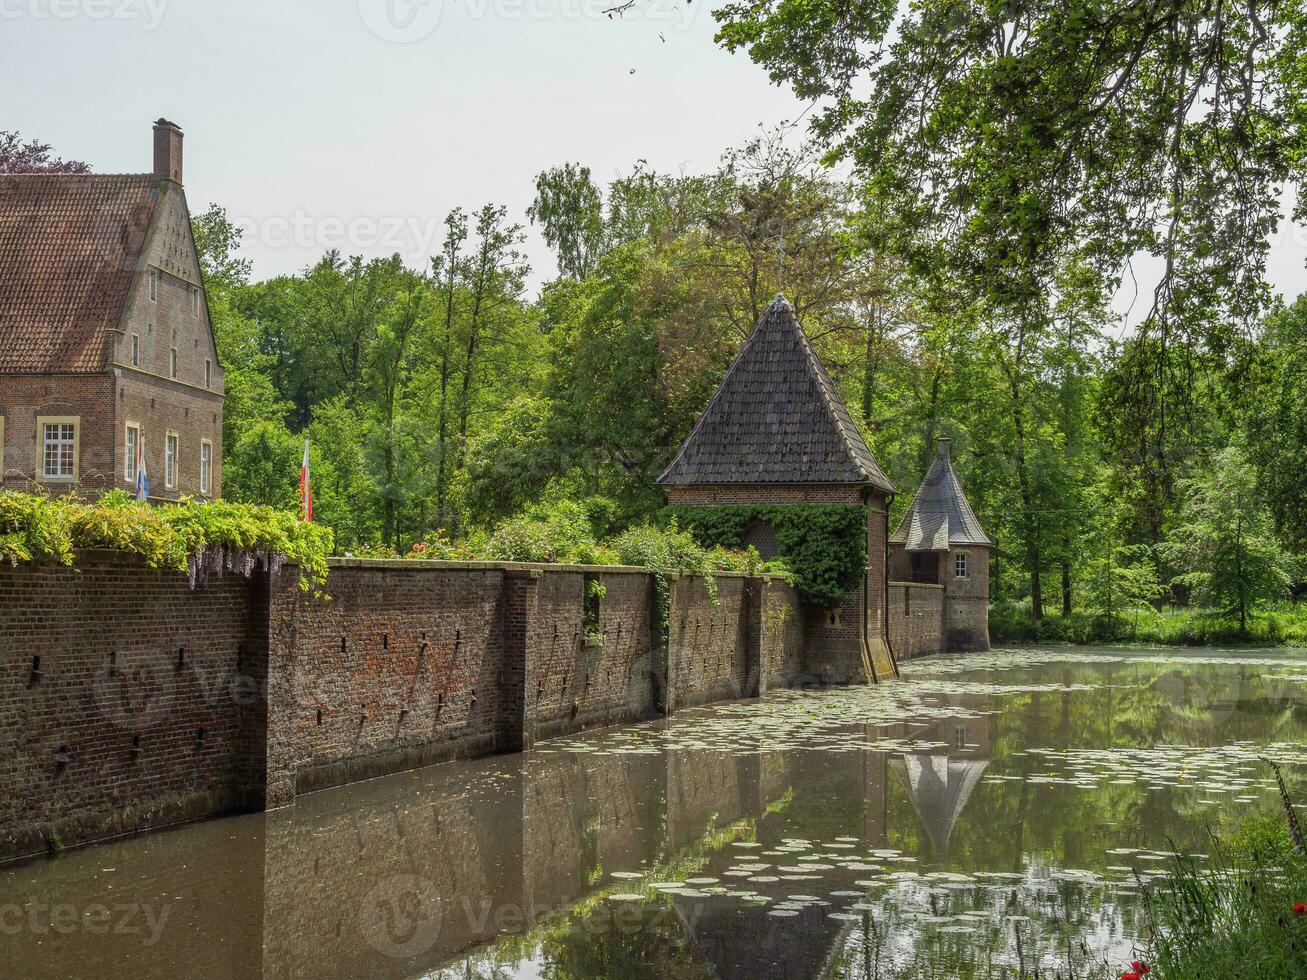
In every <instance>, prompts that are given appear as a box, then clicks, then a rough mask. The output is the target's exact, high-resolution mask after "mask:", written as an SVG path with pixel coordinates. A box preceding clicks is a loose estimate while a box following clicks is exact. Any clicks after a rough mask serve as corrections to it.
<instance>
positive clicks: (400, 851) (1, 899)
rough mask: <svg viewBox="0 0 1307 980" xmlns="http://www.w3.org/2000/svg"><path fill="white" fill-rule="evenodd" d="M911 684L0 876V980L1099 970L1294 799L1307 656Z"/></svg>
mask: <svg viewBox="0 0 1307 980" xmlns="http://www.w3.org/2000/svg"><path fill="white" fill-rule="evenodd" d="M903 673H904V677H903V680H902V681H901V682H899V683H893V684H887V685H884V686H882V687H879V688H874V689H869V688H846V689H836V690H828V691H812V692H785V693H781V694H775V695H771V696H769V697H768V698H766V699H765V700H763V701H761V702H749V703H733V704H726V705H720V706H716V707H712V708H706V709H700V710H696V711H689V712H685V713H683V714H679V715H677V716H676V717H675V718H674V719H672V720H671V721H670V722H669V723H654V724H647V725H639V726H632V727H629V728H621V729H608V730H605V731H603V732H599V733H595V734H593V735H587V736H580V737H573V738H568V739H563V740H559V741H553V742H546V743H542V744H541V745H540V746H538V747H537V749H536V751H534V752H531V753H528V754H526V755H522V756H514V757H499V758H493V759H483V760H477V761H473V762H466V763H451V764H448V765H444V766H438V767H435V768H431V769H426V770H423V771H420V772H415V773H407V774H402V775H398V776H393V777H388V778H385V779H379V780H375V781H372V782H368V783H362V784H356V785H353V786H349V787H343V788H341V789H338V790H332V791H328V792H324V793H319V794H315V795H312V796H308V797H302V798H301V799H300V800H299V802H298V803H297V805H296V806H295V807H293V808H290V809H287V810H283V811H279V812H276V813H271V814H260V815H252V816H241V817H231V818H226V819H220V820H213V821H208V822H204V823H200V824H193V825H189V826H186V827H182V828H177V829H173V830H168V831H163V832H159V833H155V834H149V835H145V836H140V837H135V838H131V839H126V840H122V841H118V842H114V843H110V844H105V845H101V846H98V847H91V848H85V849H81V850H76V851H72V852H69V853H66V854H64V855H62V856H61V857H59V858H57V859H53V860H48V861H39V862H35V863H28V864H23V865H19V866H10V867H8V868H4V869H0V975H2V976H4V977H11V976H12V977H52V978H53V977H58V978H75V977H95V978H99V980H105V978H118V977H122V978H140V977H169V978H172V977H204V978H210V980H211V978H225V977H231V978H259V977H266V978H273V977H313V978H318V977H342V978H344V977H349V978H361V977H382V978H392V977H394V978H399V977H430V978H444V977H449V978H456V977H457V978H482V977H484V978H492V977H493V978H514V977H545V978H555V980H562V978H591V977H621V978H642V977H649V978H661V977H676V978H699V977H702V978H709V977H718V978H722V980H734V978H740V980H743V978H750V980H752V978H759V977H796V978H807V977H814V978H815V977H909V976H910V977H914V978H918V977H939V978H945V977H959V976H967V977H972V976H975V977H986V976H994V977H1000V976H1017V975H1019V974H1020V973H1024V975H1026V976H1033V975H1036V974H1035V969H1036V968H1038V969H1039V973H1038V975H1039V976H1050V975H1054V974H1057V975H1062V976H1066V975H1068V973H1069V974H1070V975H1072V976H1077V977H1079V976H1090V975H1094V970H1095V965H1096V964H1097V966H1098V968H1103V965H1104V964H1105V963H1106V964H1110V965H1113V966H1117V967H1118V969H1119V967H1120V965H1121V964H1123V963H1125V962H1127V961H1128V960H1129V959H1130V958H1131V953H1132V951H1133V950H1134V949H1135V948H1136V945H1137V942H1138V936H1139V932H1140V929H1141V925H1140V922H1141V915H1140V903H1141V890H1143V889H1146V888H1147V887H1148V883H1149V882H1150V881H1152V880H1154V879H1155V878H1156V877H1157V876H1159V875H1163V874H1165V873H1166V871H1167V869H1168V867H1169V863H1170V860H1171V853H1172V852H1173V851H1174V850H1176V849H1182V850H1189V851H1195V852H1198V853H1203V852H1206V851H1207V850H1208V849H1209V847H1210V837H1209V831H1210V830H1213V829H1219V828H1221V827H1224V826H1227V825H1229V824H1230V823H1231V822H1237V821H1238V820H1239V819H1241V817H1243V816H1245V815H1248V814H1253V813H1256V812H1258V811H1259V810H1266V811H1272V810H1275V809H1276V807H1277V801H1276V794H1275V791H1274V788H1273V782H1272V780H1271V773H1270V770H1269V769H1268V767H1266V766H1265V765H1264V764H1262V763H1261V762H1259V761H1258V759H1259V756H1266V757H1270V758H1273V759H1275V760H1276V761H1279V762H1282V763H1284V764H1285V765H1286V772H1287V773H1288V774H1289V775H1290V778H1291V779H1292V780H1293V782H1294V783H1295V785H1296V786H1297V787H1299V788H1300V789H1307V737H1305V736H1307V652H1301V651H1299V652H1293V651H1283V650H1268V651H1253V652H1247V651H1245V652H1238V653H1235V652H1212V651H1207V652H1203V653H1193V654H1190V653H1176V652H1170V651H1159V650H1138V651H1122V650H1065V649H1059V650H1023V651H1018V652H996V653H992V654H984V655H973V656H963V657H947V658H932V659H929V660H925V661H921V662H918V663H915V664H911V665H908V666H905V668H904V671H903ZM1113 975H1115V974H1113Z"/></svg>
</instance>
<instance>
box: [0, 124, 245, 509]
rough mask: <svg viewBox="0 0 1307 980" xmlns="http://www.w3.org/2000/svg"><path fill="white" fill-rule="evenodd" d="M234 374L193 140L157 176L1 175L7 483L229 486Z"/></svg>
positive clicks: (164, 151)
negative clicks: (228, 390) (226, 351)
mask: <svg viewBox="0 0 1307 980" xmlns="http://www.w3.org/2000/svg"><path fill="white" fill-rule="evenodd" d="M222 405H223V371H222V366H221V365H220V364H219V362H218V355H217V351H216V348H215V346H214V340H213V330H212V326H211V324H210V321H209V311H208V304H207V302H206V299H205V295H204V282H203V278H202V276H201V273H200V265H199V258H198V255H197V253H196V248H195V240H194V238H193V236H192V234H191V223H190V211H189V209H188V208H187V204H186V193H185V191H184V190H183V188H182V131H181V130H180V129H179V128H178V127H177V126H176V125H175V124H173V123H171V122H168V121H167V120H165V119H160V120H159V121H158V122H157V123H156V124H155V126H154V170H153V172H152V173H146V174H113V175H85V174H77V175H62V174H61V175H54V174H7V175H0V487H3V488H5V489H11V490H43V491H45V492H51V493H66V492H70V491H73V490H83V491H89V492H92V493H97V492H101V491H104V490H109V489H112V488H114V487H125V488H131V487H133V486H134V484H135V481H136V472H135V457H136V445H137V440H142V441H143V445H144V450H145V460H146V471H147V473H148V475H149V479H150V495H151V497H152V498H158V499H176V498H178V497H180V496H183V495H187V496H194V497H210V498H214V497H218V496H219V495H220V494H221V491H222Z"/></svg>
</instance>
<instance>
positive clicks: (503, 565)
mask: <svg viewBox="0 0 1307 980" xmlns="http://www.w3.org/2000/svg"><path fill="white" fill-rule="evenodd" d="M327 567H328V568H375V569H385V568H404V569H409V570H411V571H436V570H440V569H444V570H448V571H465V572H535V571H541V572H546V573H547V572H570V573H572V574H576V573H578V572H579V573H583V574H592V575H652V574H654V569H652V568H644V567H642V566H640V565H565V564H561V563H557V564H555V563H551V562H526V561H446V560H442V559H434V558H328V559H327ZM666 574H667V575H668V577H680V576H684V575H692V574H694V573H692V572H686V571H683V570H676V571H669V572H667V573H666ZM712 575H713V578H760V579H766V580H768V581H784V580H785V576H784V575H780V574H777V573H776V572H762V573H759V574H757V575H750V574H749V573H748V572H713V573H712ZM328 581H330V579H328Z"/></svg>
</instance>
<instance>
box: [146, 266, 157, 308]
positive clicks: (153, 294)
mask: <svg viewBox="0 0 1307 980" xmlns="http://www.w3.org/2000/svg"><path fill="white" fill-rule="evenodd" d="M148 278H149V280H150V302H151V303H157V302H159V273H157V272H155V271H154V270H153V269H151V270H150V274H149V277H148Z"/></svg>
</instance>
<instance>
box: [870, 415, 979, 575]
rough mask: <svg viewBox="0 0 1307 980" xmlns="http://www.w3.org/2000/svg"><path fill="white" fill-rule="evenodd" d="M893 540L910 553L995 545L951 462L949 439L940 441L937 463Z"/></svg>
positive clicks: (913, 500) (891, 537) (931, 468)
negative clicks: (972, 506) (968, 499)
mask: <svg viewBox="0 0 1307 980" xmlns="http://www.w3.org/2000/svg"><path fill="white" fill-rule="evenodd" d="M890 541H891V542H892V543H893V544H901V545H906V547H907V550H908V551H948V550H949V549H950V548H951V547H952V546H953V545H966V544H970V545H981V546H992V545H993V544H994V542H993V541H991V540H990V539H989V535H987V534H986V533H985V531H984V529H983V528H982V527H981V526H980V521H979V520H977V519H976V512H975V511H974V510H972V509H971V504H970V503H968V502H967V495H966V494H965V493H963V492H962V484H961V483H960V482H959V481H958V475H957V473H955V472H954V471H953V463H952V461H951V460H950V459H949V440H947V439H941V440H940V441H939V451H938V452H937V453H936V455H935V461H934V462H933V463H931V464H930V470H929V472H927V473H926V479H925V480H923V481H922V483H921V487H920V489H918V490H917V495H916V496H915V497H913V498H912V506H910V507H909V508H908V513H907V516H906V517H904V518H903V523H901V524H900V525H899V527H898V530H897V531H895V532H894V533H893V534H892V535H891V536H890Z"/></svg>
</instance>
